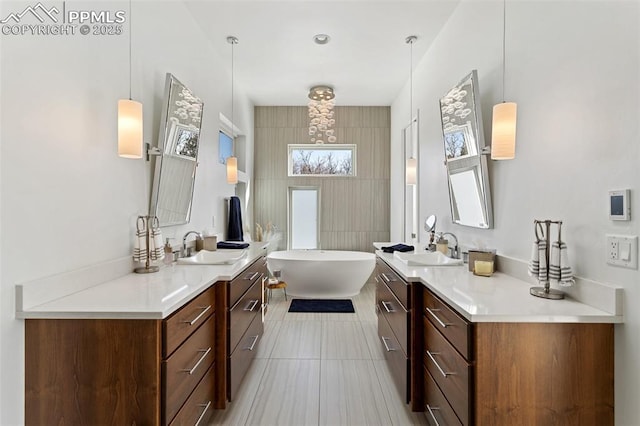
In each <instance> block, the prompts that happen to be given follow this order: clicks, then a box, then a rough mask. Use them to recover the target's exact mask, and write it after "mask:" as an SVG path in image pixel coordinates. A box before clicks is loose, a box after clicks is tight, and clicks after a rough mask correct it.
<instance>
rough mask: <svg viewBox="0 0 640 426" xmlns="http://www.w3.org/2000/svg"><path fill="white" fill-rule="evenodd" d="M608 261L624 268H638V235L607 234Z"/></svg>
mask: <svg viewBox="0 0 640 426" xmlns="http://www.w3.org/2000/svg"><path fill="white" fill-rule="evenodd" d="M606 250H607V252H606V257H607V263H608V264H610V265H614V266H621V267H623V268H629V269H638V237H637V236H635V235H607V246H606Z"/></svg>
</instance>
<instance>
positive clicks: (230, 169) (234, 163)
mask: <svg viewBox="0 0 640 426" xmlns="http://www.w3.org/2000/svg"><path fill="white" fill-rule="evenodd" d="M227 43H229V44H230V45H231V140H232V141H233V150H234V151H235V146H236V131H235V127H236V125H235V122H234V117H233V107H234V105H233V71H234V70H233V46H235V45H236V44H238V39H237V38H236V37H234V36H229V37H227ZM227 183H228V184H231V185H235V184H237V183H238V157H235V156H231V157H227Z"/></svg>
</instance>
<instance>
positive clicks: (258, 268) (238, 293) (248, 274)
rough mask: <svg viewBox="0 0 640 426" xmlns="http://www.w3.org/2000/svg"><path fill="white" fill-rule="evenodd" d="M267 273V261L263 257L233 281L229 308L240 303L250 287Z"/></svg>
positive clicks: (230, 287)
mask: <svg viewBox="0 0 640 426" xmlns="http://www.w3.org/2000/svg"><path fill="white" fill-rule="evenodd" d="M266 271H267V261H266V260H265V258H264V257H261V258H259V259H258V260H256V261H255V262H254V263H253V264H252V265H251V266H249V267H248V268H247V269H245V270H244V271H243V272H241V273H240V275H238V276H237V277H236V278H234V279H233V280H231V283H230V285H229V306H233V305H235V304H236V303H238V300H240V298H241V297H242V295H243V294H244V293H245V292H246V291H247V290H248V289H249V287H251V285H252V284H253V283H254V282H256V280H257V279H259V278H260V276H261V274H263V275H266Z"/></svg>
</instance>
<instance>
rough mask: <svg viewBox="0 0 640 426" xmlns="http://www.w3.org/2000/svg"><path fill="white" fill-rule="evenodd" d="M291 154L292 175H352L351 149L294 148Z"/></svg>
mask: <svg viewBox="0 0 640 426" xmlns="http://www.w3.org/2000/svg"><path fill="white" fill-rule="evenodd" d="M290 155H291V168H292V170H291V174H292V175H330V176H353V174H354V170H353V150H352V149H350V148H348V149H294V150H291V151H290Z"/></svg>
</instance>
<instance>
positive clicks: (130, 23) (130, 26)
mask: <svg viewBox="0 0 640 426" xmlns="http://www.w3.org/2000/svg"><path fill="white" fill-rule="evenodd" d="M132 24H133V22H132V19H131V0H129V100H131V31H132V29H131V28H132Z"/></svg>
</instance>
